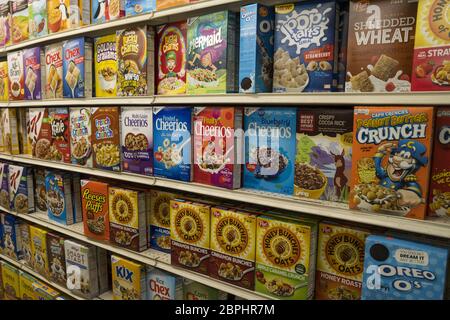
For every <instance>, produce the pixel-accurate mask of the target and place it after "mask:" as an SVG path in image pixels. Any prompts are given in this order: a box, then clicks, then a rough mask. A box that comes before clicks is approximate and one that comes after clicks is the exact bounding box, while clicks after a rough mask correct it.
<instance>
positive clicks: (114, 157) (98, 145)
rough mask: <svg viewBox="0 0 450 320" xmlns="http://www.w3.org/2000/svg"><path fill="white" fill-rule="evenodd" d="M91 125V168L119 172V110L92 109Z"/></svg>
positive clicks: (107, 108)
mask: <svg viewBox="0 0 450 320" xmlns="http://www.w3.org/2000/svg"><path fill="white" fill-rule="evenodd" d="M91 125H92V130H91V134H92V150H93V152H94V153H93V167H94V168H98V169H104V170H112V171H120V135H119V108H118V107H99V108H98V107H93V108H92V116H91Z"/></svg>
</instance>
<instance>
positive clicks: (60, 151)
mask: <svg viewBox="0 0 450 320" xmlns="http://www.w3.org/2000/svg"><path fill="white" fill-rule="evenodd" d="M30 118H31V117H30ZM69 122H70V119H69V110H68V109H67V108H66V107H59V108H48V125H49V126H50V130H51V145H50V146H48V145H45V144H44V142H45V141H40V143H41V144H40V143H39V141H38V142H37V143H36V154H41V153H43V152H45V151H47V154H46V155H47V156H50V157H51V158H50V159H51V160H56V161H58V160H59V161H62V162H66V163H70V130H69ZM45 147H47V148H45ZM38 148H40V149H39V150H37V149H38ZM38 158H41V157H39V156H38ZM46 160H47V159H46Z"/></svg>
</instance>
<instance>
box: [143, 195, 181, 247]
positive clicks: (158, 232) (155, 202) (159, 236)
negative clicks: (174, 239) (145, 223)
mask: <svg viewBox="0 0 450 320" xmlns="http://www.w3.org/2000/svg"><path fill="white" fill-rule="evenodd" d="M175 198H176V195H175V194H173V193H169V192H164V191H159V190H152V191H151V198H150V217H149V224H150V227H149V232H150V248H152V249H155V250H158V251H162V252H165V253H170V200H174V199H175Z"/></svg>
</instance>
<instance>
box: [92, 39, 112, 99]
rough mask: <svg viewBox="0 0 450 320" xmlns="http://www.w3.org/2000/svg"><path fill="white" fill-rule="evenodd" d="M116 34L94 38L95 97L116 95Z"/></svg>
mask: <svg viewBox="0 0 450 320" xmlns="http://www.w3.org/2000/svg"><path fill="white" fill-rule="evenodd" d="M116 48H117V47H116V34H110V35H106V36H102V37H98V38H95V39H94V71H95V72H94V73H95V74H94V79H95V96H96V97H115V96H116V95H117V92H116V91H117V90H116V89H117V50H116Z"/></svg>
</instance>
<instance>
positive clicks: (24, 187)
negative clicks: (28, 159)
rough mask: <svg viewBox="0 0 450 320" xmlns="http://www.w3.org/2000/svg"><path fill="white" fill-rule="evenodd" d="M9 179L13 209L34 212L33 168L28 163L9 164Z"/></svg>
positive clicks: (20, 211)
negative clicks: (21, 164)
mask: <svg viewBox="0 0 450 320" xmlns="http://www.w3.org/2000/svg"><path fill="white" fill-rule="evenodd" d="M8 181H9V200H10V208H11V211H13V212H16V213H31V212H34V187H33V168H32V167H31V166H26V165H24V166H17V165H9V166H8Z"/></svg>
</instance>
